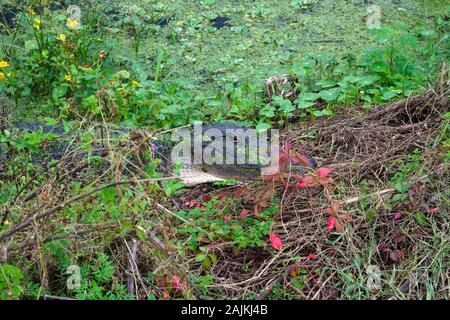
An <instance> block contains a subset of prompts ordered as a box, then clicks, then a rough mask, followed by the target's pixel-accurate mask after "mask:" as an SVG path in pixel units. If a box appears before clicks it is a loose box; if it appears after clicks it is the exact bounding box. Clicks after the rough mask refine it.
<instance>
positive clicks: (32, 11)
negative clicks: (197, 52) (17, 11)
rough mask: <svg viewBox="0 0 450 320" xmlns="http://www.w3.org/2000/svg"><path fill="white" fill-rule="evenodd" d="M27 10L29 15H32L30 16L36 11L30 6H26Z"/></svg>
mask: <svg viewBox="0 0 450 320" xmlns="http://www.w3.org/2000/svg"><path fill="white" fill-rule="evenodd" d="M27 11H28V13H29V14H30V15H32V16H34V15H35V14H36V12H34V10H33V8H32V7H28V9H27Z"/></svg>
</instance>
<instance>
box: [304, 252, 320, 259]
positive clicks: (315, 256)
mask: <svg viewBox="0 0 450 320" xmlns="http://www.w3.org/2000/svg"><path fill="white" fill-rule="evenodd" d="M306 259H307V260H317V259H318V257H317V254H314V253H310V254H309V255H308V256H307V257H306Z"/></svg>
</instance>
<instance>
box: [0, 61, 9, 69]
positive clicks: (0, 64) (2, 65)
mask: <svg viewBox="0 0 450 320" xmlns="http://www.w3.org/2000/svg"><path fill="white" fill-rule="evenodd" d="M7 67H9V63H8V61H5V60H0V68H7Z"/></svg>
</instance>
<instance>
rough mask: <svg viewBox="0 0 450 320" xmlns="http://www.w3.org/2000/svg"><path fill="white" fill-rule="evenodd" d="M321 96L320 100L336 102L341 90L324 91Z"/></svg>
mask: <svg viewBox="0 0 450 320" xmlns="http://www.w3.org/2000/svg"><path fill="white" fill-rule="evenodd" d="M319 95H320V98H322V99H323V100H325V101H326V102H332V101H335V100H336V99H337V97H338V96H339V90H337V89H330V90H323V91H320V93H319Z"/></svg>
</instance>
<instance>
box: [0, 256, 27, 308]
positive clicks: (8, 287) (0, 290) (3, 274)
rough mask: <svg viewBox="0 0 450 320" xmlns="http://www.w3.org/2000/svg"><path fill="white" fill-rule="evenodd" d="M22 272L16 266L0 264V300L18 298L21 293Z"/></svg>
mask: <svg viewBox="0 0 450 320" xmlns="http://www.w3.org/2000/svg"><path fill="white" fill-rule="evenodd" d="M23 278H24V276H23V273H22V271H21V270H20V269H19V268H17V267H16V266H13V265H10V264H1V265H0V300H11V299H19V298H20V297H21V296H22V293H23Z"/></svg>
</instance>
